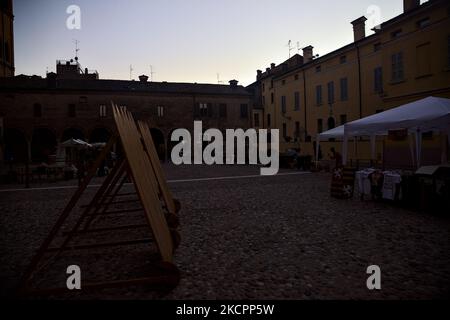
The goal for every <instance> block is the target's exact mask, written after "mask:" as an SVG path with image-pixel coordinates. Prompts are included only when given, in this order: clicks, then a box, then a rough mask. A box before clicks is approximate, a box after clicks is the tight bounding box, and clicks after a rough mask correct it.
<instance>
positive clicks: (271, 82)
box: [270, 79, 273, 89]
mask: <svg viewBox="0 0 450 320" xmlns="http://www.w3.org/2000/svg"><path fill="white" fill-rule="evenodd" d="M270 89H273V79H271V80H270Z"/></svg>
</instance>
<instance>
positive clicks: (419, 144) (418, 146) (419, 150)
mask: <svg viewBox="0 0 450 320" xmlns="http://www.w3.org/2000/svg"><path fill="white" fill-rule="evenodd" d="M416 156H417V168H420V161H421V158H422V134H421V132H420V129H417V132H416Z"/></svg>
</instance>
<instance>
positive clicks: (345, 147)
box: [342, 128, 348, 166]
mask: <svg viewBox="0 0 450 320" xmlns="http://www.w3.org/2000/svg"><path fill="white" fill-rule="evenodd" d="M347 156H348V133H347V132H346V130H345V128H344V145H343V146H342V164H343V165H344V166H346V165H347Z"/></svg>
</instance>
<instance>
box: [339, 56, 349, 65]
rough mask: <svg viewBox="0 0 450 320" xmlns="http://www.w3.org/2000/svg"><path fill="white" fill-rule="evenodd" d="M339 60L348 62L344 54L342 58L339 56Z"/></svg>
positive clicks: (342, 62)
mask: <svg viewBox="0 0 450 320" xmlns="http://www.w3.org/2000/svg"><path fill="white" fill-rule="evenodd" d="M339 62H340V63H341V64H344V63H346V62H347V56H342V57H340V58H339Z"/></svg>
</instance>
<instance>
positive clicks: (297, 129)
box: [294, 121, 300, 138]
mask: <svg viewBox="0 0 450 320" xmlns="http://www.w3.org/2000/svg"><path fill="white" fill-rule="evenodd" d="M294 136H295V137H296V138H300V122H299V121H295V130H294Z"/></svg>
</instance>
